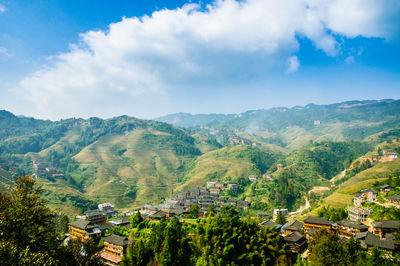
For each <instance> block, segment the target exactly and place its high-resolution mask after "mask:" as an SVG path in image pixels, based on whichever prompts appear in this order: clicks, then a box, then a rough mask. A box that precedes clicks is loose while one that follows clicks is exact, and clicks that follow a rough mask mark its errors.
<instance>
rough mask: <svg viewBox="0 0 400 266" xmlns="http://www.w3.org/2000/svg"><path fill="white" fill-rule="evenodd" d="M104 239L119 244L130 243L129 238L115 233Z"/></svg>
mask: <svg viewBox="0 0 400 266" xmlns="http://www.w3.org/2000/svg"><path fill="white" fill-rule="evenodd" d="M103 241H104V242H107V243H110V244H114V245H117V246H124V245H128V238H126V237H123V236H118V235H114V234H112V235H110V236H107V237H105V238H104V240H103Z"/></svg>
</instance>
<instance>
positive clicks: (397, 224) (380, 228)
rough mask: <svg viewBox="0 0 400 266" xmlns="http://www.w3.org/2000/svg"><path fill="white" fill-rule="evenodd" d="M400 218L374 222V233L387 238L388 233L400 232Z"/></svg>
mask: <svg viewBox="0 0 400 266" xmlns="http://www.w3.org/2000/svg"><path fill="white" fill-rule="evenodd" d="M399 228H400V221H399V220H381V221H376V222H374V223H373V224H372V233H373V234H374V235H378V236H379V237H380V238H385V237H386V234H389V233H395V232H399Z"/></svg>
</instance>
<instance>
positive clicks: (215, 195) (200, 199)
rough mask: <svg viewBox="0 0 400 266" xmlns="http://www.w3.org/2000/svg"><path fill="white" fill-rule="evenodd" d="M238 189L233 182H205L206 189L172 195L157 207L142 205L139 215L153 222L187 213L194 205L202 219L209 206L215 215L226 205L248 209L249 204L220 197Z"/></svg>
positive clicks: (237, 185)
mask: <svg viewBox="0 0 400 266" xmlns="http://www.w3.org/2000/svg"><path fill="white" fill-rule="evenodd" d="M238 187H239V184H238V183H237V182H235V181H229V182H207V187H201V188H198V189H193V190H190V191H186V190H184V191H181V192H180V193H178V194H174V195H173V196H172V197H171V198H166V199H165V200H164V202H163V203H162V204H160V205H158V206H152V205H147V204H146V205H143V206H142V208H141V210H140V213H141V215H142V216H143V217H144V218H146V219H147V220H153V219H163V218H168V217H172V216H181V215H183V214H186V213H189V210H190V208H191V207H192V206H194V205H195V204H198V206H199V217H204V216H205V215H206V213H207V211H208V210H209V208H210V206H212V207H213V209H214V211H215V212H217V213H218V212H219V211H220V209H221V208H222V207H223V206H226V205H232V206H235V207H240V208H248V207H249V202H247V201H244V200H236V199H227V198H223V197H220V193H221V191H222V190H224V189H229V190H232V191H236V190H237V189H238Z"/></svg>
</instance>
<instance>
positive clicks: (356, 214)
mask: <svg viewBox="0 0 400 266" xmlns="http://www.w3.org/2000/svg"><path fill="white" fill-rule="evenodd" d="M347 212H348V216H349V219H350V220H351V221H355V222H362V223H363V222H365V221H366V220H367V219H368V217H369V216H370V214H371V209H369V208H363V207H353V206H349V207H347Z"/></svg>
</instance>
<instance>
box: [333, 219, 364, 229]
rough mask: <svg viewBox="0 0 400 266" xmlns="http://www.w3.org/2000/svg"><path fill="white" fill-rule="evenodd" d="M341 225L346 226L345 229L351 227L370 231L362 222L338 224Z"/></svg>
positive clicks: (341, 222)
mask: <svg viewBox="0 0 400 266" xmlns="http://www.w3.org/2000/svg"><path fill="white" fill-rule="evenodd" d="M338 224H339V225H341V226H344V227H350V228H354V229H358V230H363V229H364V230H368V226H366V225H365V224H362V223H360V222H355V221H350V220H342V221H340V222H338Z"/></svg>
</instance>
